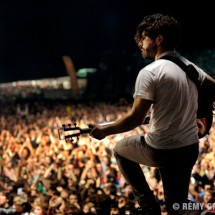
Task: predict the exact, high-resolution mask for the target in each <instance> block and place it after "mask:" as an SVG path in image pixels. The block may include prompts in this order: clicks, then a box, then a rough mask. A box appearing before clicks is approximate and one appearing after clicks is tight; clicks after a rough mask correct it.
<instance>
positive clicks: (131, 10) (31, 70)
mask: <svg viewBox="0 0 215 215" xmlns="http://www.w3.org/2000/svg"><path fill="white" fill-rule="evenodd" d="M188 2H189V1H184V0H183V1H175V0H172V1H165V0H162V1H158V0H154V1H152V0H147V1H146V0H142V1H140V0H131V1H129V0H85V1H84V0H67V1H66V0H58V1H57V0H49V1H47V0H12V1H11V0H0V82H9V81H17V80H28V79H40V78H47V77H58V76H65V75H67V73H66V71H65V68H64V65H63V61H62V58H61V57H62V55H69V56H71V58H72V59H73V61H74V64H75V68H76V70H78V69H79V68H83V67H97V66H98V63H99V62H100V59H101V56H102V55H103V53H105V52H108V51H112V52H122V51H126V52H131V53H132V52H137V51H138V49H137V47H136V44H135V43H134V39H133V38H134V34H135V31H136V26H137V25H138V23H139V22H140V21H141V20H142V18H143V17H144V16H145V15H148V14H152V13H157V12H161V13H164V14H170V15H173V16H175V17H176V18H177V19H178V20H179V21H180V22H181V23H182V25H183V27H184V37H183V41H182V44H181V47H180V48H181V49H182V50H186V51H193V50H197V49H198V50H199V49H214V48H215V42H214V39H215V33H214V27H215V24H214V20H215V18H214V12H213V11H212V10H213V8H214V7H213V6H212V1H209V2H211V3H208V2H207V1H201V2H199V3H197V2H196V1H194V3H191V5H190V6H186V4H187V3H188ZM189 4H190V3H189Z"/></svg>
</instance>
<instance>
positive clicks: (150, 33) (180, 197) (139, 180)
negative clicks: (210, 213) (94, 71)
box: [90, 14, 209, 215]
mask: <svg viewBox="0 0 215 215" xmlns="http://www.w3.org/2000/svg"><path fill="white" fill-rule="evenodd" d="M181 35H182V27H181V25H180V23H179V22H178V21H177V20H176V19H175V18H174V17H172V16H168V15H163V14H153V15H148V16H146V17H145V18H144V19H143V21H142V22H141V23H140V24H139V25H138V27H137V32H136V35H135V41H136V43H137V45H138V47H139V48H140V50H141V52H142V55H143V57H144V58H145V59H152V60H153V62H152V63H150V64H148V65H147V66H145V67H144V68H143V69H142V70H140V72H139V74H138V76H137V79H136V83H135V92H134V102H133V106H132V108H131V109H130V111H129V112H128V113H127V114H126V115H125V116H123V117H121V118H120V119H118V120H117V121H115V122H114V123H112V124H109V125H105V126H101V125H92V131H91V133H90V135H91V136H92V137H94V138H96V139H103V138H105V137H106V136H108V135H112V134H116V133H121V132H126V131H129V130H132V129H134V128H136V127H137V126H139V125H141V124H142V123H143V122H144V120H145V117H146V116H147V114H148V113H149V112H150V122H149V131H148V132H147V133H146V134H145V135H144V134H143V135H134V136H130V137H126V138H124V139H122V140H121V141H119V142H118V143H117V144H116V146H115V148H114V149H113V151H114V155H115V157H116V160H117V164H118V167H119V169H120V171H121V173H122V174H123V176H124V177H125V179H126V181H127V182H128V183H129V184H130V185H131V187H132V190H133V193H134V195H135V197H136V199H137V201H138V203H139V206H140V208H135V209H134V211H131V213H130V214H147V215H158V214H159V215H160V214H161V210H160V205H159V203H158V202H157V201H156V198H155V196H154V194H153V191H151V189H150V187H149V185H148V183H147V181H146V178H145V176H144V173H143V170H142V169H141V166H140V164H143V165H145V166H149V167H157V168H158V170H159V172H160V176H161V179H162V183H163V189H164V197H165V204H166V208H167V211H168V213H169V214H171V215H174V214H191V213H192V214H200V213H201V212H200V211H183V210H180V209H181V207H182V205H183V204H184V203H187V202H188V200H187V197H188V188H189V183H190V176H191V171H192V168H193V166H194V164H195V162H196V160H197V158H198V154H199V145H198V143H199V137H198V126H197V123H196V120H197V117H196V116H197V109H198V103H197V100H198V91H197V87H196V85H195V83H194V82H193V81H192V80H191V79H190V78H189V77H188V76H187V75H186V73H185V72H184V71H183V70H182V69H181V68H180V67H179V66H178V65H177V64H175V63H173V62H172V61H170V60H166V59H162V57H163V56H166V55H168V56H174V57H176V58H178V59H180V60H181V61H182V62H184V63H185V64H186V65H188V64H192V65H193V66H194V67H195V69H196V70H197V71H198V73H199V81H200V82H203V81H204V80H205V78H206V77H209V76H208V75H207V74H206V73H205V72H204V71H203V70H202V69H201V68H199V67H198V66H197V65H195V64H194V63H192V62H190V61H189V60H188V59H186V58H185V57H183V56H181V55H180V54H179V53H178V52H176V48H177V47H178V45H179V44H180V40H181ZM176 204H177V205H176ZM174 206H175V207H176V206H178V207H179V208H174ZM174 209H175V210H174ZM176 209H179V210H176Z"/></svg>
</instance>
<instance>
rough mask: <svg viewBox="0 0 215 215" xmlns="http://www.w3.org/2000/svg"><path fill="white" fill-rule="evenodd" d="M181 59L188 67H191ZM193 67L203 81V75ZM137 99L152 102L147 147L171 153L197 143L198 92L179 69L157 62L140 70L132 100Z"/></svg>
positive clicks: (169, 63) (166, 61) (146, 137)
mask: <svg viewBox="0 0 215 215" xmlns="http://www.w3.org/2000/svg"><path fill="white" fill-rule="evenodd" d="M180 58H181V60H183V61H184V62H185V63H186V64H187V65H188V64H190V63H191V62H189V61H188V60H187V59H185V58H183V57H180ZM192 64H193V63H192ZM194 66H195V68H196V69H197V70H198V71H199V73H200V79H201V81H203V80H204V78H205V76H206V73H205V72H203V70H201V69H200V68H198V67H197V66H196V65H194ZM138 96H139V97H141V98H144V99H148V100H152V101H153V104H152V107H151V110H150V112H151V116H150V117H151V120H150V124H149V132H148V133H147V134H146V136H145V140H146V142H147V144H148V145H150V146H152V147H154V148H157V149H173V148H179V147H183V146H188V145H191V144H193V143H197V142H198V141H199V138H198V133H197V130H198V127H197V123H196V112H197V97H198V92H197V88H196V86H195V84H194V83H193V82H192V81H191V80H190V79H189V78H188V77H187V76H186V73H185V72H184V71H183V70H182V69H181V68H180V67H179V66H178V65H176V64H175V63H173V62H171V61H169V60H164V59H159V60H156V61H154V62H153V63H151V64H149V65H147V66H146V67H145V68H143V69H142V70H141V71H140V72H139V74H138V76H137V79H136V84H135V93H134V98H135V97H138Z"/></svg>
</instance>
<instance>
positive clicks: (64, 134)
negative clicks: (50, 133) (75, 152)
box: [58, 123, 91, 141]
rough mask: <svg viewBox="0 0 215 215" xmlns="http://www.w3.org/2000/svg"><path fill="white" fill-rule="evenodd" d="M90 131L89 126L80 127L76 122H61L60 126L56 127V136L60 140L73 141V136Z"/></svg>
mask: <svg viewBox="0 0 215 215" xmlns="http://www.w3.org/2000/svg"><path fill="white" fill-rule="evenodd" d="M90 131H91V128H80V127H78V126H77V124H76V123H74V124H73V125H72V124H63V125H62V127H60V128H58V136H59V139H60V140H65V141H68V140H70V141H73V138H74V137H77V138H78V137H79V136H80V135H81V134H87V133H89V132H90Z"/></svg>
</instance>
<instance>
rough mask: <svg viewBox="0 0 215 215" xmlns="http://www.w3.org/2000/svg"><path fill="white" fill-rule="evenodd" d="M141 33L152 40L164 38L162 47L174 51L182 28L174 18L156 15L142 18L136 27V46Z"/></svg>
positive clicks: (179, 39)
mask: <svg viewBox="0 0 215 215" xmlns="http://www.w3.org/2000/svg"><path fill="white" fill-rule="evenodd" d="M143 32H144V33H145V35H146V36H148V37H150V38H152V39H155V38H156V37H157V36H158V35H162V36H163V38H164V39H163V43H162V46H163V47H164V48H170V49H174V48H177V47H178V46H179V44H180V41H181V37H182V26H181V24H180V23H179V22H178V21H177V20H176V19H175V18H174V17H172V16H168V15H163V14H161V13H157V14H153V15H148V16H146V17H144V19H143V21H142V22H141V23H140V24H139V25H138V26H137V31H136V35H135V41H136V43H137V44H138V43H139V41H140V40H141V38H142V33H143Z"/></svg>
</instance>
